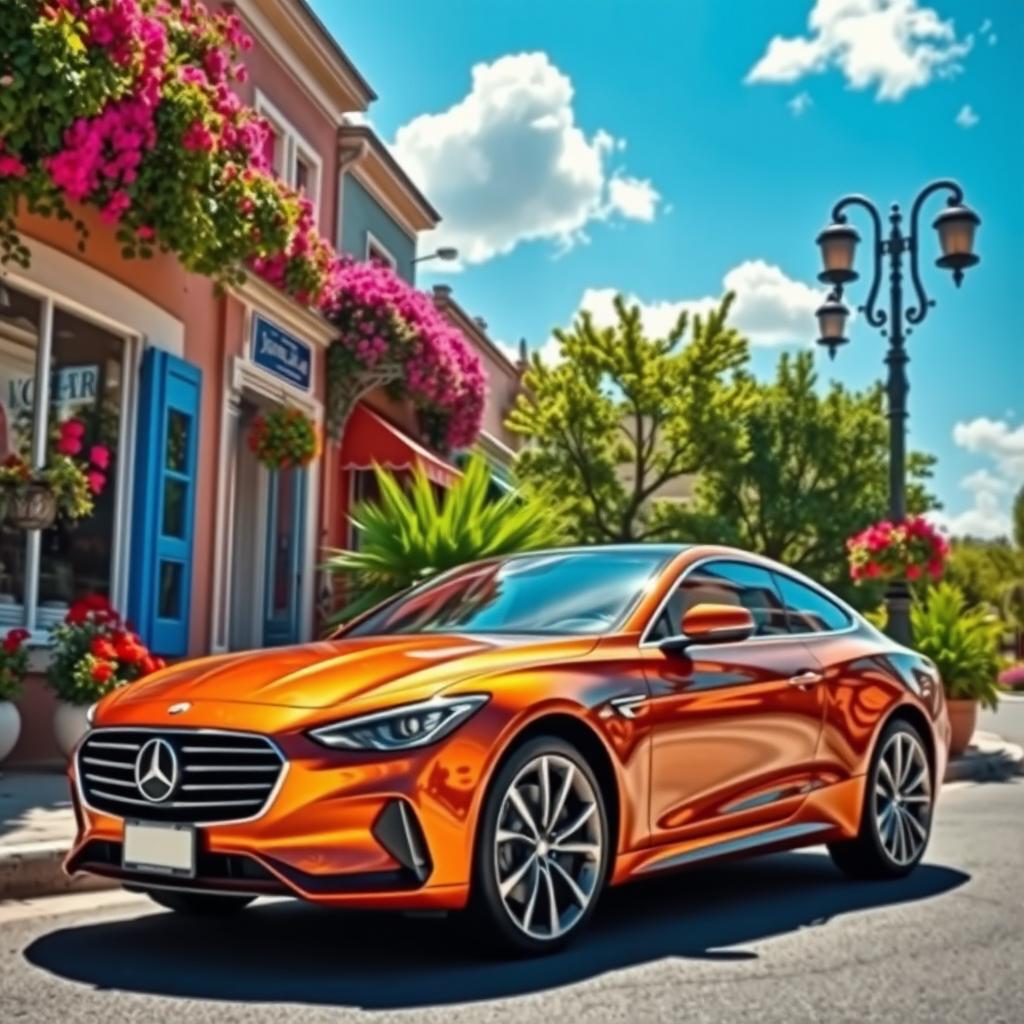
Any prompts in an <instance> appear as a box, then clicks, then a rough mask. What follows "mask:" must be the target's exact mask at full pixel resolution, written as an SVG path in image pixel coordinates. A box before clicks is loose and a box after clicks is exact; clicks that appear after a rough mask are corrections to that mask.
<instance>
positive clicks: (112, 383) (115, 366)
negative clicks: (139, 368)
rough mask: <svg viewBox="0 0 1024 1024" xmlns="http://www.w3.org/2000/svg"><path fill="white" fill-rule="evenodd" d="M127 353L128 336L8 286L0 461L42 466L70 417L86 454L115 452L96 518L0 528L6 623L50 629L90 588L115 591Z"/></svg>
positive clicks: (2, 322) (2, 309) (1, 323)
mask: <svg viewBox="0 0 1024 1024" xmlns="http://www.w3.org/2000/svg"><path fill="white" fill-rule="evenodd" d="M124 359H125V339H124V337H123V336H121V335H118V334H116V333H113V332H112V331H110V330H108V329H107V328H105V327H102V326H100V325H99V324H97V323H95V322H93V321H91V320H88V319H86V318H84V317H82V316H80V315H78V314H77V313H72V312H71V311H70V310H67V309H65V308H63V307H62V306H61V305H60V303H59V302H55V301H53V300H51V299H49V298H45V297H37V296H33V295H30V294H27V293H25V292H22V291H20V290H19V289H15V288H13V287H12V286H10V285H8V284H5V285H3V287H2V288H0V459H2V458H6V457H8V456H10V455H12V454H18V455H21V456H22V457H24V458H26V459H27V460H29V461H30V462H31V463H32V464H34V465H36V466H42V465H44V464H45V463H46V462H47V460H48V458H49V454H50V450H51V447H52V445H53V444H54V443H55V434H56V432H57V430H58V428H59V426H60V424H61V423H65V422H67V421H68V420H72V419H74V420H78V421H80V422H81V423H82V424H83V426H84V434H83V436H82V447H81V453H82V456H83V457H87V456H88V453H89V452H90V451H91V450H92V449H93V447H94V446H98V445H102V446H103V447H104V448H106V449H107V452H108V455H109V461H108V464H107V466H106V468H105V469H104V470H103V473H104V476H105V484H104V486H103V489H102V491H101V493H100V494H98V495H95V496H94V498H93V502H94V512H93V514H92V515H91V516H88V517H85V518H82V519H79V520H75V521H69V520H67V519H65V518H58V519H57V521H56V522H55V523H54V525H53V526H52V527H50V528H49V529H48V530H44V531H42V532H38V531H31V532H28V533H26V532H24V531H21V530H18V529H16V528H15V527H14V526H13V525H11V524H9V523H6V522H5V523H4V524H3V526H0V627H5V626H11V625H25V626H27V627H28V628H29V629H33V630H45V629H46V628H48V627H49V626H51V625H53V624H54V623H56V622H59V621H60V620H61V619H62V618H63V617H64V615H65V614H66V612H67V610H68V607H69V606H70V605H71V603H73V602H74V601H75V600H77V599H78V598H79V597H82V596H83V595H85V594H88V593H98V594H104V595H107V596H110V597H113V596H115V595H113V594H112V589H113V573H114V563H115V553H116V547H117V542H116V539H117V537H118V529H117V525H118V523H117V521H118V516H119V507H120V506H119V502H120V494H119V493H118V483H117V482H118V479H119V476H120V472H119V457H120V451H121V434H122V422H123V408H124V399H125V395H124ZM41 394H45V395H46V400H45V403H44V405H42V406H40V404H39V401H38V397H39V396H40V395H41Z"/></svg>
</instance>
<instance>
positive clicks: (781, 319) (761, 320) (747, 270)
mask: <svg viewBox="0 0 1024 1024" xmlns="http://www.w3.org/2000/svg"><path fill="white" fill-rule="evenodd" d="M722 289H723V291H734V292H735V293H736V301H735V303H734V304H733V307H732V314H731V318H730V322H731V323H732V324H733V325H735V326H736V328H738V329H739V330H740V331H742V332H743V333H744V334H746V335H747V337H748V338H749V339H750V341H751V343H752V344H754V345H783V344H787V343H792V342H797V343H800V342H808V341H810V340H812V339H813V338H814V337H815V336H816V333H817V332H816V330H815V320H814V311H815V310H816V309H817V308H818V306H820V305H821V303H822V301H823V299H824V296H825V293H824V291H823V290H820V289H817V288H812V287H811V286H810V285H807V284H804V282H802V281H797V280H795V279H793V278H791V277H789V276H787V275H786V274H785V273H784V271H782V270H781V269H780V268H779V267H777V266H775V265H773V264H771V263H766V262H765V261H764V260H745V261H744V262H743V263H740V264H739V265H738V266H735V267H733V268H732V269H731V270H730V271H729V272H728V273H727V274H726V275H725V277H724V278H723V279H722ZM616 294H617V291H616V289H615V288H588V289H586V291H584V293H583V295H582V297H581V298H580V301H579V305H578V307H577V312H581V311H583V310H587V311H589V312H590V314H591V316H592V317H593V318H594V323H595V324H597V325H598V326H599V327H602V326H606V325H608V324H612V323H614V322H615V320H616V317H615V305H614V299H615V296H616ZM719 298H720V297H719V296H718V295H714V296H711V295H708V296H703V297H700V298H693V299H656V300H653V301H646V300H643V299H640V298H638V297H637V296H636V295H626V296H625V299H626V302H627V303H628V304H629V305H637V306H639V307H640V315H641V317H642V318H643V324H644V330H645V331H646V332H647V333H648V334H649V335H651V336H653V337H658V336H664V335H665V334H667V333H668V331H669V330H670V329H671V328H672V327H673V325H674V324H675V322H676V320H677V319H678V318H679V314H680V313H681V312H683V310H687V311H688V312H690V313H691V314H698V313H700V314H706V313H707V312H708V311H709V310H711V309H714V308H715V307H716V306H717V305H718V302H719ZM540 352H541V358H545V359H551V360H557V357H558V344H557V342H556V341H554V339H549V340H548V341H547V342H546V343H545V345H544V346H543V347H542V348H541V349H540Z"/></svg>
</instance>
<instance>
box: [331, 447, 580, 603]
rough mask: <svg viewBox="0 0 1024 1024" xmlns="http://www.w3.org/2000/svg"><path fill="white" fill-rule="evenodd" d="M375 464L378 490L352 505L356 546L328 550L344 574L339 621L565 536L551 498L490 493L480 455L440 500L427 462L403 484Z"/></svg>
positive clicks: (338, 572) (339, 572)
mask: <svg viewBox="0 0 1024 1024" xmlns="http://www.w3.org/2000/svg"><path fill="white" fill-rule="evenodd" d="M374 472H375V475H376V477H377V486H378V488H379V490H380V498H379V499H378V500H376V501H365V502H360V503H359V504H358V505H356V507H355V508H354V509H353V510H352V515H351V519H352V522H353V524H354V525H355V527H356V529H357V530H358V532H359V547H358V549H357V550H354V551H350V550H337V549H335V550H329V551H328V552H327V555H328V557H327V560H326V562H325V568H326V569H328V570H329V571H331V572H333V573H335V574H336V575H337V576H338V577H339V578H340V582H341V585H342V590H343V593H344V595H345V598H346V601H345V605H344V607H343V608H342V609H341V611H340V612H339V613H338V614H337V615H336V616H335V621H343V620H346V619H350V618H352V617H353V616H355V615H358V614H360V613H361V612H364V611H366V610H367V609H368V608H372V607H373V606H374V605H375V604H378V603H380V602H381V601H383V600H385V599H387V598H388V597H390V596H391V595H392V594H396V593H398V591H400V590H405V589H406V588H407V587H411V586H413V584H416V583H420V582H422V581H423V580H426V579H429V578H430V577H431V576H434V575H436V574H437V573H439V572H444V571H445V570H446V569H452V568H455V567H456V566H459V565H463V564H465V563H466V562H472V561H474V560H476V559H478V558H488V557H491V556H494V555H504V554H510V553H513V552H516V551H530V550H535V549H537V548H542V547H548V546H550V545H553V544H557V543H558V542H559V541H560V540H561V539H562V535H561V523H560V521H559V520H558V519H557V517H556V516H555V515H554V514H553V513H552V511H551V506H550V503H544V502H542V501H540V500H530V499H523V498H522V497H520V496H519V495H518V494H515V493H506V494H503V495H502V496H501V497H499V498H495V497H493V496H492V494H491V474H490V470H489V468H488V466H487V463H486V461H485V460H484V459H483V458H481V457H480V456H474V457H473V458H471V459H470V460H469V462H468V463H467V465H466V467H465V470H464V472H463V475H462V477H461V479H460V480H458V481H457V482H456V484H455V485H454V486H453V487H451V488H450V489H448V490H447V491H445V493H444V497H443V498H442V499H441V500H440V502H439V501H438V498H437V493H436V491H435V489H434V486H433V484H431V482H430V480H429V479H427V476H426V474H425V473H424V472H423V470H422V469H419V468H417V469H416V470H415V471H414V473H413V477H412V482H411V485H410V486H409V487H408V488H405V489H403V487H402V485H401V484H400V483H399V481H398V480H397V479H396V477H395V475H394V474H393V473H391V472H389V471H388V470H386V469H381V468H379V467H378V468H376V469H375V470H374Z"/></svg>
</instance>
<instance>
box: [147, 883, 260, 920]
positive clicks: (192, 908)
mask: <svg viewBox="0 0 1024 1024" xmlns="http://www.w3.org/2000/svg"><path fill="white" fill-rule="evenodd" d="M146 895H147V896H148V897H149V898H150V899H151V900H152V901H153V902H154V903H159V904H160V906H161V907H166V909H167V910H173V911H174V912H175V913H177V914H186V915H188V916H189V917H230V916H231V915H232V914H237V913H239V911H242V910H244V909H245V908H246V907H247V906H248V905H249V904H250V903H252V901H253V900H254V899H255V898H256V897H255V896H221V895H220V894H219V893H206V892H172V891H171V890H170V889H147V890H146Z"/></svg>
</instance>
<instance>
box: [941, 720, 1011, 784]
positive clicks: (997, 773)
mask: <svg viewBox="0 0 1024 1024" xmlns="http://www.w3.org/2000/svg"><path fill="white" fill-rule="evenodd" d="M1022 775H1024V748H1022V747H1019V746H1018V745H1017V744H1016V743H1007V742H1006V740H1004V739H1003V738H1002V737H1001V736H997V735H996V734H995V733H991V732H976V733H975V734H974V735H973V736H972V737H971V745H970V746H969V747H968V748H967V749H966V750H965V751H964V752H963V754H961V755H960V757H957V758H954V759H953V760H951V761H950V762H949V764H948V765H947V766H946V777H945V780H944V781H945V782H1005V781H1007V780H1008V779H1011V778H1014V777H1015V776H1022Z"/></svg>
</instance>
